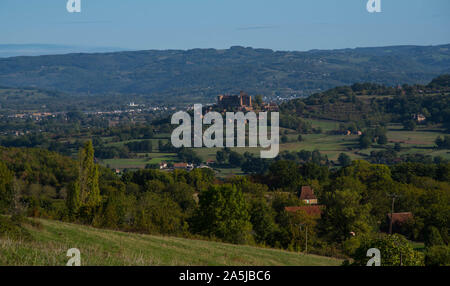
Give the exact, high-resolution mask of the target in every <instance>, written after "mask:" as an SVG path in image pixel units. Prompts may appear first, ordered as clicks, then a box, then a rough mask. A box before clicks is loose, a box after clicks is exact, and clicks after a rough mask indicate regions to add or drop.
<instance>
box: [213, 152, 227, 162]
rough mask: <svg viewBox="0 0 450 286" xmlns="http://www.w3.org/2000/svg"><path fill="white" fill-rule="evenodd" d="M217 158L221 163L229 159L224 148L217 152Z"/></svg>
mask: <svg viewBox="0 0 450 286" xmlns="http://www.w3.org/2000/svg"><path fill="white" fill-rule="evenodd" d="M216 160H217V162H218V163H219V164H224V163H225V162H226V161H227V160H228V154H227V153H226V152H225V151H224V150H219V151H217V153H216Z"/></svg>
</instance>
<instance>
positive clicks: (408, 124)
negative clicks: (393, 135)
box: [403, 120, 416, 131]
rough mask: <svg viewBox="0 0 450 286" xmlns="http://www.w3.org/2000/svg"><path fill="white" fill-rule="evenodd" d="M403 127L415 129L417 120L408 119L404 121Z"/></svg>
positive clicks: (409, 129)
mask: <svg viewBox="0 0 450 286" xmlns="http://www.w3.org/2000/svg"><path fill="white" fill-rule="evenodd" d="M403 128H404V129H405V130H408V131H414V130H415V129H416V122H415V121H414V120H407V121H405V122H403Z"/></svg>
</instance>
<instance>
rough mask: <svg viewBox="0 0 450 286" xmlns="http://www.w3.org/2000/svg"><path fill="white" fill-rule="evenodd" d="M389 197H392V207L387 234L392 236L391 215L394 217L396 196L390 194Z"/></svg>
mask: <svg viewBox="0 0 450 286" xmlns="http://www.w3.org/2000/svg"><path fill="white" fill-rule="evenodd" d="M390 197H392V206H391V219H390V222H389V234H392V221H393V220H394V219H393V217H392V216H393V215H394V204H395V198H396V197H397V195H396V194H391V195H390Z"/></svg>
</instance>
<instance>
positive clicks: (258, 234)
mask: <svg viewBox="0 0 450 286" xmlns="http://www.w3.org/2000/svg"><path fill="white" fill-rule="evenodd" d="M274 218H275V212H274V211H273V209H272V208H271V207H270V205H268V204H267V202H266V201H265V200H264V199H263V198H258V199H255V200H253V201H252V203H251V208H250V221H251V223H252V226H253V230H254V231H255V239H256V241H257V242H258V243H267V244H269V245H272V246H273V236H274V233H275V231H276V230H277V225H276V223H275V219H274Z"/></svg>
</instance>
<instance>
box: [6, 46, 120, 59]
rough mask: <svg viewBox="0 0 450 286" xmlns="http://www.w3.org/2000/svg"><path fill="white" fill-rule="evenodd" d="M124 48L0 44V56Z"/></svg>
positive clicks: (57, 53)
mask: <svg viewBox="0 0 450 286" xmlns="http://www.w3.org/2000/svg"><path fill="white" fill-rule="evenodd" d="M123 50H124V49H120V48H112V47H84V46H68V45H48V44H7V45H1V44H0V58H7V57H18V56H42V55H60V54H68V53H105V52H117V51H123Z"/></svg>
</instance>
